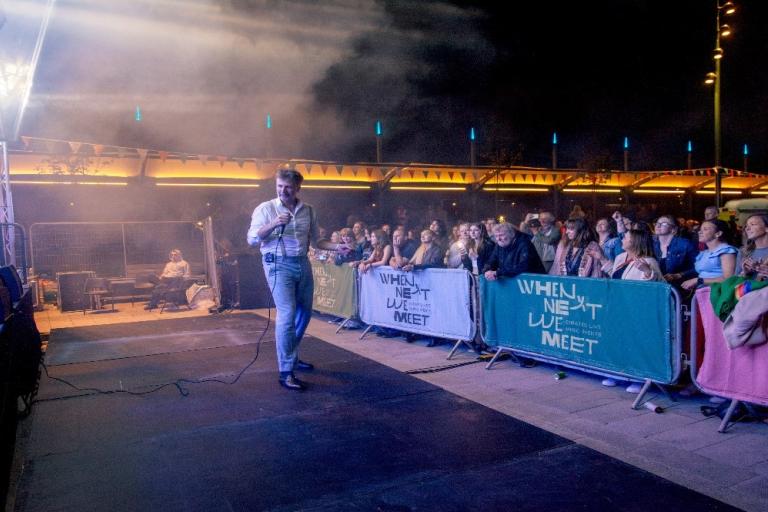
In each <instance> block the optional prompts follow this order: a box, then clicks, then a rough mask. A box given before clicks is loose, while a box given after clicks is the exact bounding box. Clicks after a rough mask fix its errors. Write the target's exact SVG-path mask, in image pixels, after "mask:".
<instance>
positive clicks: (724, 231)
mask: <svg viewBox="0 0 768 512" xmlns="http://www.w3.org/2000/svg"><path fill="white" fill-rule="evenodd" d="M727 237H728V224H726V223H725V222H723V221H721V220H718V219H713V220H707V221H704V222H702V223H701V229H699V242H703V243H705V244H706V246H707V248H706V249H704V250H703V251H701V252H700V253H699V254H698V256H696V263H695V264H694V268H695V269H696V272H697V273H698V274H699V277H697V278H692V279H688V280H687V281H683V283H682V287H683V288H685V289H686V290H691V289H693V288H696V287H697V286H702V285H707V284H712V283H719V282H721V281H724V280H725V279H727V278H729V277H731V276H732V275H734V273H735V271H736V253H737V252H738V251H737V250H736V248H735V247H733V246H731V245H728V244H727V243H725V240H727Z"/></svg>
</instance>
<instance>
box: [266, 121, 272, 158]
mask: <svg viewBox="0 0 768 512" xmlns="http://www.w3.org/2000/svg"><path fill="white" fill-rule="evenodd" d="M265 126H266V127H267V158H272V116H271V115H270V114H267V119H266V123H265Z"/></svg>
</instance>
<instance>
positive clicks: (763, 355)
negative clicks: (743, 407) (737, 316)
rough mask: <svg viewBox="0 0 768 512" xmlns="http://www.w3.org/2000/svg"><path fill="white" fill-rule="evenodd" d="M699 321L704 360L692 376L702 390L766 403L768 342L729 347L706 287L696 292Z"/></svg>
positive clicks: (752, 401)
mask: <svg viewBox="0 0 768 512" xmlns="http://www.w3.org/2000/svg"><path fill="white" fill-rule="evenodd" d="M696 303H697V310H698V315H699V316H700V318H701V320H700V324H699V325H703V326H704V332H703V333H701V332H698V338H701V337H702V335H703V336H704V361H703V362H702V363H701V368H699V370H698V372H697V376H696V381H697V384H698V385H699V387H700V388H701V389H703V390H704V391H705V392H706V393H709V394H712V395H718V396H722V397H726V398H731V399H733V398H735V399H737V400H741V401H744V402H751V403H756V404H760V405H768V343H767V344H763V345H759V346H756V347H739V348H737V349H734V350H731V349H729V348H728V343H727V342H726V341H725V338H724V337H723V323H722V322H721V321H720V319H719V318H717V316H716V315H715V312H714V311H713V310H712V303H711V302H710V301H709V288H707V287H705V288H700V289H699V290H697V291H696Z"/></svg>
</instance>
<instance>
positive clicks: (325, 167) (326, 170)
mask: <svg viewBox="0 0 768 512" xmlns="http://www.w3.org/2000/svg"><path fill="white" fill-rule="evenodd" d="M320 170H321V171H323V175H325V173H326V172H328V165H327V164H320Z"/></svg>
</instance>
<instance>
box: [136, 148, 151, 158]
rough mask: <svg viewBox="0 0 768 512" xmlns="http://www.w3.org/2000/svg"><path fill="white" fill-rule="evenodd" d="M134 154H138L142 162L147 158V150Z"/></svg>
mask: <svg viewBox="0 0 768 512" xmlns="http://www.w3.org/2000/svg"><path fill="white" fill-rule="evenodd" d="M136 152H137V153H138V154H139V156H140V157H141V159H142V160H145V159H146V158H147V153H149V150H148V149H137V150H136Z"/></svg>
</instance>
